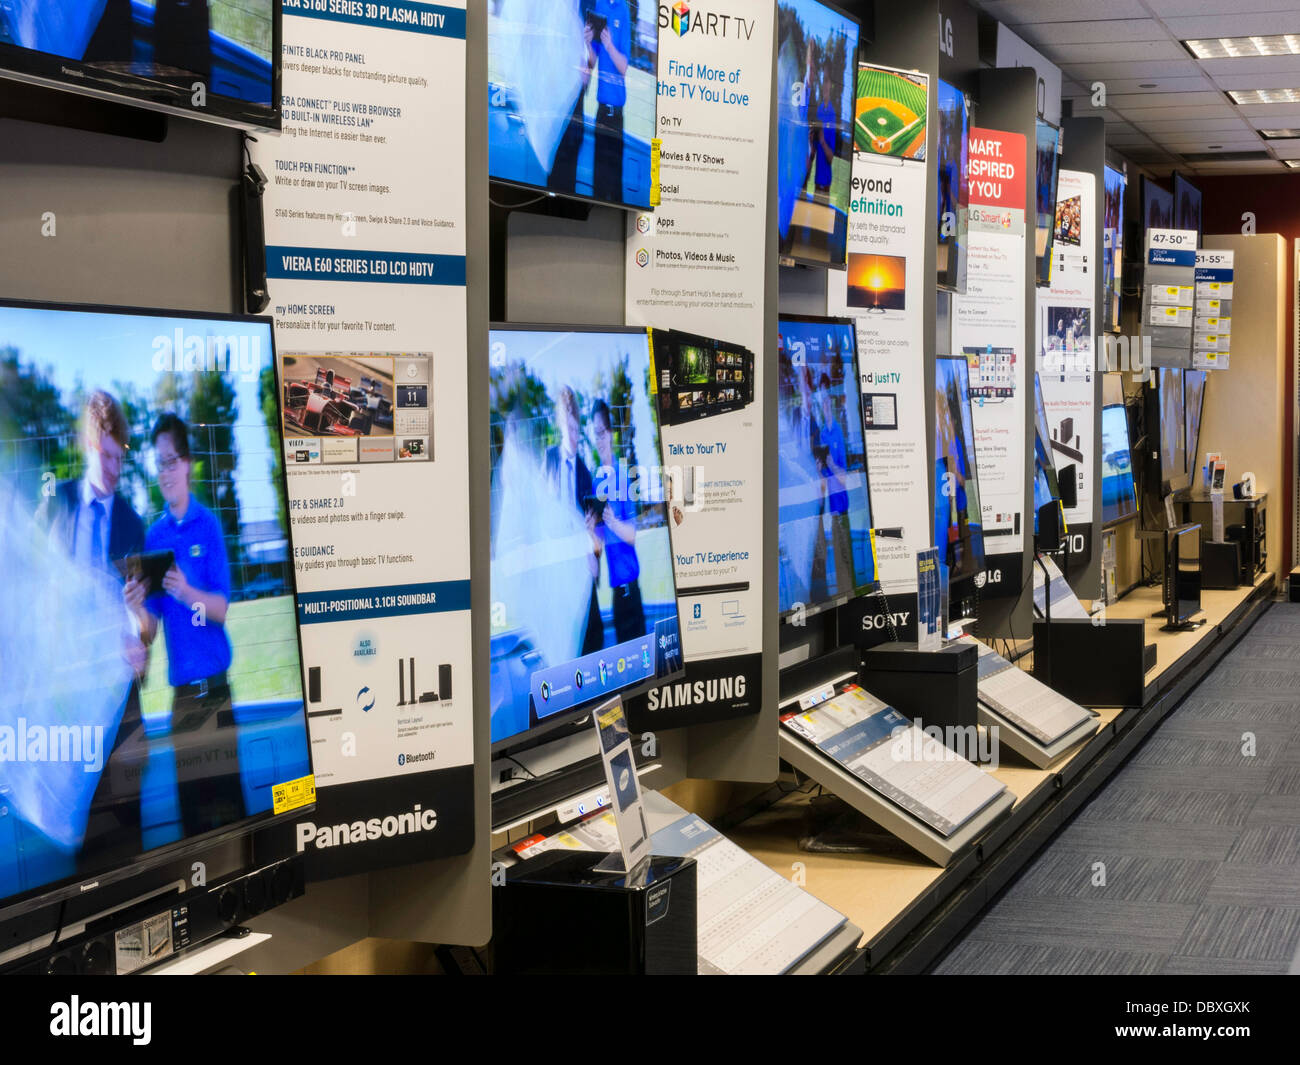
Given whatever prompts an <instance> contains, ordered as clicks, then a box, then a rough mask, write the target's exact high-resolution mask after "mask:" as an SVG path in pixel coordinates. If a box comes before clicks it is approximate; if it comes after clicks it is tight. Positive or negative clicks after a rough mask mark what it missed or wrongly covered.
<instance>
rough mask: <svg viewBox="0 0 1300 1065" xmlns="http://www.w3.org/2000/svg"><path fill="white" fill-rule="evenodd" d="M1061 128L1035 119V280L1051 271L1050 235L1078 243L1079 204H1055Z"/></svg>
mask: <svg viewBox="0 0 1300 1065" xmlns="http://www.w3.org/2000/svg"><path fill="white" fill-rule="evenodd" d="M1060 147H1061V131H1060V130H1059V129H1058V128H1057V127H1056V126H1053V125H1052V124H1051V123H1050V122H1044V121H1043V120H1042V119H1041V118H1040V119H1038V127H1037V151H1036V153H1035V158H1036V163H1035V168H1034V172H1035V183H1034V184H1035V193H1034V196H1035V204H1036V212H1037V214H1036V218H1035V223H1034V257H1035V261H1036V263H1037V271H1038V276H1037V284H1039V285H1046V284H1047V283H1048V281H1049V280H1050V279H1051V273H1052V244H1053V238H1054V237H1056V236H1058V234H1059V236H1060V238H1061V240H1062V242H1063V243H1065V244H1074V245H1076V246H1077V245H1078V243H1079V229H1080V220H1079V204H1077V203H1075V202H1074V201H1068V202H1066V203H1063V204H1060V205H1058V204H1057V202H1056V186H1057V180H1058V178H1059V176H1060V168H1059V162H1060Z"/></svg>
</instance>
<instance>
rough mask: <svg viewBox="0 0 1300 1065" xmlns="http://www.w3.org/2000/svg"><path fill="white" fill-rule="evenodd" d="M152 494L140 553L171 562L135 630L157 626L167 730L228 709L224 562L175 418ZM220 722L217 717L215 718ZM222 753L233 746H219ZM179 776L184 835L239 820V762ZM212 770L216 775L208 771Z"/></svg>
mask: <svg viewBox="0 0 1300 1065" xmlns="http://www.w3.org/2000/svg"><path fill="white" fill-rule="evenodd" d="M152 441H153V446H154V453H155V456H156V460H157V469H158V488H159V490H160V491H161V492H162V496H163V499H164V500H165V501H166V503H167V506H166V508H165V509H164V511H163V514H162V516H161V517H160V518H159V519H158V520H157V521H156V522H154V524H153V525H152V526H151V527H150V529H149V532H148V533H147V534H146V535H145V550H146V551H171V552H172V554H173V556H174V557H175V561H174V562H173V564H172V567H171V568H170V569H169V570H168V571H167V575H166V577H165V578H164V579H163V591H164V592H165V593H166V594H165V595H155V596H151V597H149V598H148V599H146V600H145V601H144V607H145V611H144V612H143V615H140V614H139V613H138V614H137V616H140V617H141V622H142V627H143V628H144V629H145V631H146V632H147V635H148V638H149V640H150V641H152V639H153V637H154V635H155V634H156V632H157V625H158V622H159V621H161V622H162V625H163V637H164V638H165V639H166V641H167V679H168V682H169V683H170V684H171V686H172V727H173V729H175V728H176V727H177V725H178V724H179V723H180V722H182V721H183V720H185V718H186V717H187V716H190V715H193V714H194V712H195V711H202V712H203V713H202V714H200V715H199V716H200V719H201V720H203V721H206V720H208V719H210V718H211V716H212V715H213V714H214V713H217V714H219V711H220V710H222V709H227V710H229V709H230V708H231V696H230V685H229V682H228V680H227V678H226V670H228V669H229V668H230V662H231V648H230V638H229V637H228V636H227V635H226V627H225V621H226V610H227V608H228V607H229V605H230V563H229V561H228V560H227V558H226V545H225V540H224V537H223V535H222V531H221V522H220V521H218V520H217V517H216V515H215V514H213V513H212V511H210V510H209V509H208V508H207V507H205V506H204V505H203V504H202V503H200V502H199V501H198V500H197V499H195V498H194V495H193V493H192V492H191V491H190V445H189V431H188V429H187V427H186V425H185V423H184V422H183V421H181V419H180V418H178V417H177V416H176V415H175V414H164V415H162V416H161V417H160V418H159V419H158V422H157V424H156V425H154V429H153V434H152ZM218 721H220V717H218ZM223 747H224V748H225V749H227V750H230V749H236V748H234V745H223ZM225 762H226V763H227V764H222V765H221V766H219V767H213V768H212V769H206V768H204V769H201V770H200V771H198V772H194V771H193V770H191V771H189V772H178V781H177V784H178V792H179V795H178V797H179V799H180V808H181V818H182V821H183V823H184V827H185V834H186V835H187V836H189V835H193V834H196V833H198V832H206V831H209V830H211V829H214V828H220V827H222V826H224V825H227V824H230V823H231V822H232V821H235V820H238V819H239V818H241V817H243V816H244V804H243V790H242V784H241V781H240V776H239V768H238V763H237V762H236V763H235V764H234V765H230V764H228V762H229V759H228V758H226V759H225ZM213 770H215V772H213Z"/></svg>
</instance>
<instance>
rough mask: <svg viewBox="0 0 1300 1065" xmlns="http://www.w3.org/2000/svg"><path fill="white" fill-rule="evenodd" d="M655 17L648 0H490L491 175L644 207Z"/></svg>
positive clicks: (653, 83)
mask: <svg viewBox="0 0 1300 1065" xmlns="http://www.w3.org/2000/svg"><path fill="white" fill-rule="evenodd" d="M688 17H689V16H688ZM659 21H660V10H659V7H658V6H657V5H656V4H653V3H650V2H649V0H550V2H547V3H538V2H537V0H489V3H488V86H489V87H488V174H489V176H490V177H492V178H494V179H496V180H497V181H505V182H509V183H510V184H513V185H521V186H525V187H527V188H532V189H543V190H546V191H548V192H553V193H558V194H560V195H563V196H572V197H577V198H579V199H584V200H595V201H597V202H599V203H605V204H611V205H613V206H616V207H627V208H639V209H645V208H648V207H649V206H650V142H651V140H652V139H653V138H654V137H656V136H658V134H657V133H656V132H655V117H656V104H657V101H658V95H657V85H658V74H659Z"/></svg>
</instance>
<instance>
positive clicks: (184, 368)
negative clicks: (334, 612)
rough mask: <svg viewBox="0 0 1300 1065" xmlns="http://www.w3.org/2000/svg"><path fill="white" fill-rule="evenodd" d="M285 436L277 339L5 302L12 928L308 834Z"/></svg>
mask: <svg viewBox="0 0 1300 1065" xmlns="http://www.w3.org/2000/svg"><path fill="white" fill-rule="evenodd" d="M279 426H280V411H279V390H278V388H277V383H276V376H275V351H274V342H273V336H272V328H271V320H270V319H269V318H245V317H217V316H204V315H196V314H192V313H178V312H166V311H135V310H119V309H108V308H97V307H89V306H85V307H83V306H71V305H53V304H21V303H9V302H0V582H2V583H3V585H4V588H5V596H4V600H3V605H0V676H3V677H4V684H5V691H6V705H7V707H8V708H9V709H10V711H11V712H10V713H7V714H5V715H4V716H3V718H0V918H2V917H7V916H9V915H11V914H13V913H15V912H20V911H21V912H26V910H28V909H34V908H40V907H44V906H47V905H48V904H50V903H52V902H53V901H56V900H61V901H59V905H60V906H64V905H67V903H68V901H69V900H71V899H73V898H76V899H78V900H79V901H78V902H77V904H76V905H77V906H78V907H81V906H84V905H88V904H89V903H88V902H83V901H80V900H83V899H87V898H88V896H87V894H86V893H87V891H88V890H89V889H91V888H93V889H96V890H99V889H105V888H108V887H109V886H110V885H114V884H120V883H124V882H129V883H130V884H132V885H134V884H135V883H136V879H135V878H136V877H137V876H139V875H141V874H143V873H145V872H147V871H148V870H151V869H152V870H156V871H157V872H158V873H159V874H161V869H159V867H160V866H161V865H163V864H164V863H167V862H175V861H176V860H177V858H178V856H179V855H183V854H187V853H193V852H192V850H190V849H189V848H193V847H197V846H199V845H208V844H219V843H221V841H223V840H229V839H234V838H236V837H240V836H246V835H248V834H249V833H251V832H252V831H253V830H254V829H260V828H264V827H266V826H268V825H270V824H272V823H275V822H278V821H280V820H283V819H284V817H285V816H297V815H299V814H300V813H301V810H299V811H296V812H295V813H294V814H293V815H277V813H276V812H275V810H274V808H273V802H272V790H273V788H275V786H277V785H280V784H283V783H287V782H290V781H296V780H299V779H300V778H303V777H306V776H308V775H309V774H310V773H311V772H312V762H311V755H310V749H309V744H308V733H307V721H306V716H305V708H304V700H303V668H302V655H301V650H300V647H299V641H298V614H297V610H296V607H295V587H296V586H295V581H294V567H293V557H294V554H293V548H292V542H291V530H290V526H289V521H288V517H287V515H288V506H287V501H286V496H285V482H284V462H285V460H284V455H283V445H282V443H281V436H280V428H279ZM131 890H134V888H132V889H131Z"/></svg>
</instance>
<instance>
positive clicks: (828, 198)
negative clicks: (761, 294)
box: [776, 0, 858, 269]
mask: <svg viewBox="0 0 1300 1065" xmlns="http://www.w3.org/2000/svg"><path fill="white" fill-rule="evenodd" d="M776 34H777V38H776V89H777V101H776V104H777V131H776V139H777V162H776V166H777V171H776V173H777V178H776V185H777V229H778V234H779V237H780V255H781V257H782V258H783V259H790V260H793V261H794V262H798V263H804V264H806V265H808V266H823V267H832V268H834V269H843V267H844V266H845V264H846V258H845V256H846V254H847V248H848V233H849V196H850V184H851V181H850V178H851V173H852V169H853V124H854V86H855V83H856V81H857V71H858V23H857V20H856V19H852V18H850V17H849V16H848V15H845V14H842V13H841V12H839V11H837V10H836V9H835V8H833V7H831V6H829V5H828V4H822V3H818V2H817V0H778V2H777V6H776Z"/></svg>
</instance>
